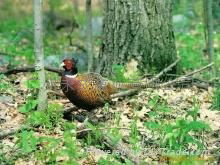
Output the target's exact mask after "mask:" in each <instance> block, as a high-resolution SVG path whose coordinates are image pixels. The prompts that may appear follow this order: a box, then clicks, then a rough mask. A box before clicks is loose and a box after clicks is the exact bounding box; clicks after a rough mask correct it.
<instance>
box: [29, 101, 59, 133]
mask: <svg viewBox="0 0 220 165" xmlns="http://www.w3.org/2000/svg"><path fill="white" fill-rule="evenodd" d="M62 116H63V112H62V106H61V105H59V104H49V105H48V108H47V110H42V111H32V112H30V113H28V116H27V121H26V122H27V124H28V125H30V126H33V127H36V126H42V127H44V128H47V129H49V130H50V129H53V128H54V127H55V126H57V125H59V124H60V123H61V121H62Z"/></svg>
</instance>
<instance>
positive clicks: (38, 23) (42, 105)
mask: <svg viewBox="0 0 220 165" xmlns="http://www.w3.org/2000/svg"><path fill="white" fill-rule="evenodd" d="M42 27H43V26H42V0H34V44H35V45H34V46H35V56H36V71H38V79H39V81H40V89H39V94H38V107H37V109H38V110H45V109H46V108H47V92H46V81H45V70H44V52H43V33H42Z"/></svg>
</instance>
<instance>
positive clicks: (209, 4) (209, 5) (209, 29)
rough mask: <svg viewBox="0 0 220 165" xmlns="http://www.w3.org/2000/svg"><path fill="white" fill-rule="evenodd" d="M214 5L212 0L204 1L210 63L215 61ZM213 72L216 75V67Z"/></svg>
mask: <svg viewBox="0 0 220 165" xmlns="http://www.w3.org/2000/svg"><path fill="white" fill-rule="evenodd" d="M212 3H213V1H212V0H203V8H204V17H205V40H206V49H207V54H208V60H209V63H211V62H212V61H213V60H214V50H213V16H212ZM212 71H213V74H215V68H214V67H212Z"/></svg>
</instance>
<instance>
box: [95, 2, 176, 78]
mask: <svg viewBox="0 0 220 165" xmlns="http://www.w3.org/2000/svg"><path fill="white" fill-rule="evenodd" d="M104 8H105V16H104V27H103V33H104V34H103V43H102V46H101V49H100V53H99V59H101V60H100V61H99V67H98V68H97V72H101V73H102V74H105V75H107V76H109V75H110V74H112V64H121V65H125V64H126V63H127V62H129V61H131V60H132V59H134V60H136V61H137V62H138V63H139V65H138V69H139V70H140V71H142V72H149V71H158V72H159V71H161V70H163V69H164V68H165V67H167V66H168V65H169V64H171V63H173V62H174V61H175V60H176V48H175V41H174V33H173V26H172V13H171V10H172V0H166V1H164V0H105V2H104ZM173 71H175V69H174V70H173Z"/></svg>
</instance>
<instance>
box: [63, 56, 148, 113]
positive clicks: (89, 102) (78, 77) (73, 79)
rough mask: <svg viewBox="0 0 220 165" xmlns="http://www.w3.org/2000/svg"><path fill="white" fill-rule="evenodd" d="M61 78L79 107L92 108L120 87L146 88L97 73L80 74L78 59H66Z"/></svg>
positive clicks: (64, 87)
mask: <svg viewBox="0 0 220 165" xmlns="http://www.w3.org/2000/svg"><path fill="white" fill-rule="evenodd" d="M61 66H62V67H63V68H64V69H65V70H64V72H63V74H62V78H61V89H62V91H63V93H64V94H65V96H66V97H67V98H68V99H69V100H70V102H71V103H73V104H74V105H76V106H77V107H79V108H83V109H86V110H91V109H94V108H96V107H99V106H102V105H104V104H105V103H106V102H107V101H110V99H111V95H112V94H114V93H116V92H117V91H118V90H119V89H131V88H145V87H146V85H145V84H142V83H117V82H112V81H110V80H108V79H105V78H103V77H102V76H101V75H99V74H97V73H87V74H78V69H77V67H76V61H75V60H74V59H65V60H63V63H62V64H61Z"/></svg>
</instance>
